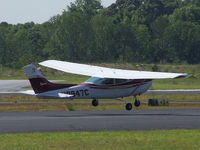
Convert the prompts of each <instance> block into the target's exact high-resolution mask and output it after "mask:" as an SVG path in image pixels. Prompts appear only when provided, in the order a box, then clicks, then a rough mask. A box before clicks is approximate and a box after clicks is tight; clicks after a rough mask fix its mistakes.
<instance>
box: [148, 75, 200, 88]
mask: <svg viewBox="0 0 200 150" xmlns="http://www.w3.org/2000/svg"><path fill="white" fill-rule="evenodd" d="M150 89H152V90H161V89H162V90H167V89H200V79H189V78H184V79H165V80H153V84H152V86H151V88H150Z"/></svg>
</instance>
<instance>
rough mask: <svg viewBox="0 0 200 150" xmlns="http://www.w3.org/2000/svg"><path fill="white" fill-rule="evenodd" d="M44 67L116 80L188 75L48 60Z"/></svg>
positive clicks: (43, 64) (43, 63)
mask: <svg viewBox="0 0 200 150" xmlns="http://www.w3.org/2000/svg"><path fill="white" fill-rule="evenodd" d="M39 64H40V65H42V66H45V67H49V68H52V69H56V70H59V71H64V72H67V73H72V74H78V75H85V76H91V77H100V78H115V79H167V78H171V79H172V78H181V77H186V76H187V74H182V73H165V72H150V71H135V70H122V69H113V68H106V67H98V66H92V65H85V64H78V63H71V62H64V61H58V60H47V61H43V62H41V63H39Z"/></svg>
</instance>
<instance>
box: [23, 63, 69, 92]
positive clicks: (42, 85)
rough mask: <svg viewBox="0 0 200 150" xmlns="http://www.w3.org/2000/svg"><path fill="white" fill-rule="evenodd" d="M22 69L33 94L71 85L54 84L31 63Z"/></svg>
mask: <svg viewBox="0 0 200 150" xmlns="http://www.w3.org/2000/svg"><path fill="white" fill-rule="evenodd" d="M24 71H25V72H26V76H27V77H28V79H29V81H30V84H31V86H32V88H33V90H34V92H35V94H39V93H43V92H47V91H52V90H57V89H61V88H66V87H70V86H73V85H72V84H54V83H51V82H49V81H48V80H47V79H45V77H44V76H43V75H42V74H41V72H40V71H39V70H38V69H37V68H36V66H35V65H33V64H30V65H27V66H24Z"/></svg>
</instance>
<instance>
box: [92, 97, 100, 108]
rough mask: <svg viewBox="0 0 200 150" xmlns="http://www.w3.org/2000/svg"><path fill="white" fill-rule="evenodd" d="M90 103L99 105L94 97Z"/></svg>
mask: <svg viewBox="0 0 200 150" xmlns="http://www.w3.org/2000/svg"><path fill="white" fill-rule="evenodd" d="M92 105H93V106H95V107H96V106H98V105H99V102H98V100H96V99H94V100H92Z"/></svg>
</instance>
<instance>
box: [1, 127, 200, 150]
mask: <svg viewBox="0 0 200 150" xmlns="http://www.w3.org/2000/svg"><path fill="white" fill-rule="evenodd" d="M199 139H200V130H157V131H111V132H107V131H104V132H66V133H30V134H2V135H0V150H10V149H12V150H22V149H28V150H44V149H45V150H84V149H86V150H102V149H106V150H138V149H139V150H161V149H162V150H197V149H199V147H200V142H199Z"/></svg>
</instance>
